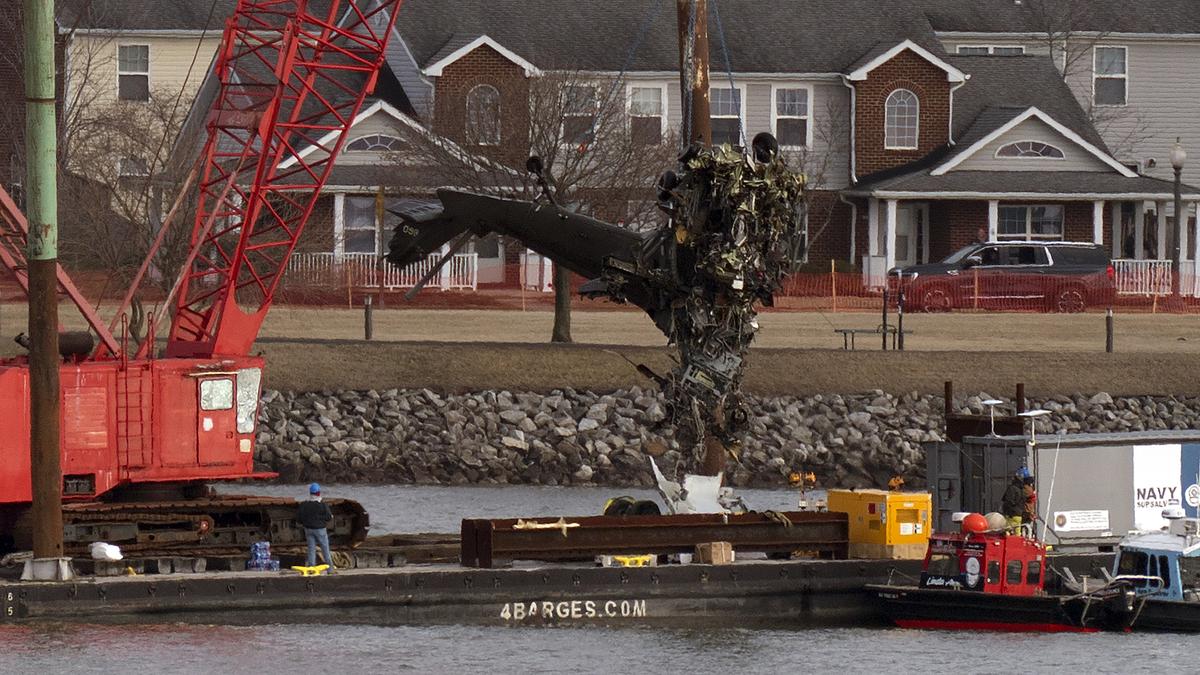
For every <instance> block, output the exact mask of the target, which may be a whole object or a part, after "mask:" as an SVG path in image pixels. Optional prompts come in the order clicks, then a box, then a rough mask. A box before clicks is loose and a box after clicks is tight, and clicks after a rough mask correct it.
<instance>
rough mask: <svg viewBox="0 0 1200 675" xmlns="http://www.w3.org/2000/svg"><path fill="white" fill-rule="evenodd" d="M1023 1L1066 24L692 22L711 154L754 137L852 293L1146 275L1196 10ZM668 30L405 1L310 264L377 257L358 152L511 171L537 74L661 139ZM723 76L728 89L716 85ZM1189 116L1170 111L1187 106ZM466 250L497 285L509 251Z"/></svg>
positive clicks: (839, 11)
mask: <svg viewBox="0 0 1200 675" xmlns="http://www.w3.org/2000/svg"><path fill="white" fill-rule="evenodd" d="M197 1H198V0H197ZM1043 4H1048V5H1050V6H1062V7H1066V6H1067V3H1066V2H1065V0H1064V1H1062V2H1060V1H1059V0H1027V1H1026V2H1025V3H1015V2H1013V0H976V1H974V2H970V3H965V2H961V1H959V0H837V1H835V0H812V1H810V2H803V3H800V2H770V3H764V2H760V1H757V0H723V1H722V2H721V3H719V7H718V6H717V4H716V3H714V4H710V13H711V12H713V11H714V10H716V9H719V10H720V11H721V12H722V14H723V16H722V17H720V20H718V19H717V17H716V16H715V15H713V16H710V17H709V27H710V49H711V53H712V63H713V73H712V77H711V87H712V88H711V92H710V98H711V116H712V126H713V130H714V141H715V142H731V143H735V144H741V143H744V142H745V140H746V139H748V138H749V137H752V136H753V135H754V134H755V133H758V132H759V131H770V132H772V133H774V134H775V135H776V136H777V137H778V138H779V139H780V141H781V145H782V146H783V148H784V151H785V153H786V154H787V155H788V157H789V160H790V161H793V163H794V165H795V166H797V167H798V168H799V169H800V170H802V171H804V172H805V173H806V174H807V175H808V177H809V180H810V187H811V188H812V190H811V198H810V203H809V205H808V226H809V232H810V242H811V246H810V251H809V255H810V260H811V261H812V262H813V263H816V264H820V265H823V266H824V265H827V264H828V262H829V261H830V260H841V261H844V262H845V263H848V264H850V265H852V266H854V267H855V268H858V269H861V270H862V271H863V273H864V275H865V276H866V277H867V278H868V279H869V280H871V281H877V280H878V279H879V277H880V276H881V275H882V272H883V271H884V270H886V269H889V268H891V267H893V266H897V265H899V266H903V265H906V264H913V263H919V262H922V261H926V260H930V259H935V258H940V257H942V256H944V255H946V254H948V253H949V252H951V251H953V250H954V249H955V248H957V247H959V246H961V245H963V244H964V243H967V242H970V241H973V240H975V239H977V238H979V237H986V238H988V239H1061V240H1073V241H1093V242H1097V243H1102V244H1104V245H1105V246H1106V247H1108V248H1109V250H1110V252H1111V254H1112V256H1113V257H1114V258H1120V259H1127V260H1129V263H1130V264H1131V265H1136V264H1140V263H1141V262H1144V261H1152V260H1155V261H1158V262H1161V259H1163V258H1166V257H1168V256H1167V254H1166V252H1167V251H1168V250H1169V249H1170V248H1171V247H1172V244H1173V242H1171V241H1170V232H1171V229H1172V228H1170V227H1169V225H1170V224H1171V221H1172V219H1173V218H1174V217H1175V214H1174V213H1173V204H1172V202H1173V194H1172V193H1173V185H1172V183H1171V182H1170V181H1169V180H1168V179H1169V178H1170V167H1169V166H1167V160H1166V157H1167V151H1168V150H1169V148H1170V146H1171V145H1172V142H1173V140H1174V138H1175V137H1177V136H1178V137H1181V138H1182V140H1183V143H1184V145H1185V146H1187V147H1190V148H1195V149H1200V118H1196V116H1195V115H1194V114H1191V115H1190V116H1189V115H1186V114H1179V112H1177V111H1178V109H1179V101H1178V99H1179V98H1180V97H1183V98H1184V99H1186V98H1187V97H1188V96H1191V94H1192V93H1196V94H1197V95H1200V71H1196V70H1195V69H1194V68H1174V69H1172V68H1171V67H1170V64H1172V63H1175V64H1177V65H1178V64H1186V63H1195V62H1196V61H1197V60H1200V39H1197V38H1195V36H1196V35H1200V13H1196V12H1194V7H1193V6H1192V4H1191V3H1190V2H1189V0H1160V1H1157V2H1154V3H1152V6H1147V7H1146V8H1144V11H1139V12H1129V11H1128V4H1127V3H1125V2H1120V1H1118V0H1095V1H1094V2H1090V3H1086V5H1087V9H1086V12H1084V13H1083V14H1082V15H1081V16H1079V17H1073V18H1072V20H1073V21H1075V23H1074V24H1073V25H1071V26H1069V27H1070V28H1071V29H1072V30H1071V31H1070V32H1069V36H1070V37H1069V38H1062V44H1061V45H1058V44H1055V42H1054V39H1053V38H1054V35H1055V34H1056V33H1055V30H1056V27H1054V26H1050V27H1046V26H1042V25H1040V24H1039V23H1038V21H1039V17H1041V16H1043V14H1044V13H1041V14H1040V13H1039V12H1038V11H1036V10H1037V9H1038V7H1035V5H1037V6H1040V5H1043ZM1076 4H1078V3H1076ZM672 10H673V5H672V4H671V3H666V2H664V3H662V6H661V7H659V6H656V5H654V4H653V3H651V5H650V6H649V7H648V6H647V3H645V2H643V1H641V0H610V1H608V2H605V3H574V2H570V3H568V2H565V0H456V1H455V2H434V1H432V0H408V1H407V2H405V4H404V5H403V7H402V9H401V16H400V17H399V19H398V22H397V27H396V35H395V36H394V39H393V42H392V45H391V49H390V53H389V58H388V62H387V71H388V72H387V75H386V77H385V78H384V79H385V80H386V81H387V82H389V83H390V84H389V86H388V87H386V88H385V87H381V90H380V91H379V92H377V101H382V102H384V103H386V104H387V107H386V108H379V109H375V112H374V113H373V117H367V118H363V119H362V120H361V126H360V124H356V126H355V129H354V131H353V132H352V133H353V136H352V137H351V138H350V139H348V145H347V152H346V153H345V155H344V156H343V158H342V159H341V160H340V161H339V166H338V169H336V170H335V177H336V178H337V179H336V180H334V181H331V185H330V186H329V187H328V189H327V190H326V192H327V205H326V206H325V211H324V213H327V214H329V215H328V216H326V219H320V218H318V219H314V222H312V223H311V224H310V228H311V229H312V230H313V235H312V236H313V239H312V240H311V242H310V243H311V246H312V247H320V246H326V247H327V248H326V249H325V252H328V253H331V254H333V255H335V256H337V255H345V254H347V253H350V252H351V251H352V250H358V248H360V247H361V248H363V249H364V252H365V249H367V248H368V247H369V246H370V243H369V240H371V237H370V236H369V235H367V234H366V232H367V231H368V230H369V229H370V228H371V227H374V228H375V230H376V232H375V236H374V238H373V241H374V246H375V247H376V248H375V249H374V253H376V254H377V253H379V252H380V250H381V249H380V248H379V246H380V242H381V240H382V237H383V236H384V235H383V234H382V231H383V230H384V229H386V227H387V223H385V222H383V221H382V220H381V219H378V218H375V219H373V218H372V217H371V216H370V214H369V213H368V209H367V207H366V205H367V203H368V200H369V199H370V198H372V195H374V194H375V193H376V192H378V187H379V185H380V184H381V183H383V182H384V179H382V178H381V179H379V180H368V177H367V176H366V174H365V173H364V171H365V169H363V168H353V167H354V166H359V167H361V165H362V164H363V160H373V159H374V160H377V159H378V157H375V158H372V157H370V156H368V155H358V156H356V155H355V153H356V152H384V151H385V150H382V149H381V148H385V146H386V147H389V148H390V147H391V146H393V145H396V144H397V143H402V142H403V136H404V134H406V133H413V132H415V131H416V130H417V128H418V127H419V128H422V129H425V130H428V131H430V132H432V133H433V134H436V135H437V136H438V137H440V138H443V139H445V140H446V141H447V142H448V143H449V144H451V145H452V146H453V147H455V148H457V149H460V150H462V151H463V152H466V153H468V154H469V155H471V156H478V157H481V158H486V159H489V160H493V161H498V162H503V163H506V164H509V165H515V166H519V165H520V163H521V162H522V160H523V158H524V157H525V155H526V154H527V152H528V148H529V147H530V145H529V142H530V139H529V133H528V132H527V131H526V130H527V129H528V127H529V126H530V122H531V120H530V119H529V111H530V105H529V103H528V99H529V96H530V95H531V94H530V91H531V83H532V82H534V81H535V78H539V77H545V76H546V75H548V74H553V73H556V72H562V71H567V70H582V71H587V72H592V73H595V74H596V77H597V78H617V77H619V79H620V85H619V86H617V87H614V88H613V91H612V92H610V94H605V95H612V96H617V97H621V98H622V99H623V101H624V104H625V106H626V108H627V110H628V125H629V128H630V133H631V134H632V133H641V132H644V131H646V130H653V129H658V130H660V133H661V132H662V131H665V130H669V129H674V128H677V127H678V125H679V115H680V110H681V105H680V104H681V101H680V91H679V86H678V81H677V68H678V65H677V64H678V52H677V38H676V34H675V33H676V23H675V17H674V12H673V11H672ZM763 27H769V29H764V28H763ZM1059 28H1061V27H1059ZM1060 32H1061V33H1063V34H1066V33H1065V32H1062V31H1061V30H1060ZM726 62H727V63H728V65H729V68H730V69H731V70H732V72H731V73H725V72H722V71H723V67H724V66H725V63H726ZM1155 64H1157V65H1155ZM1168 81H1169V82H1170V85H1169V86H1164V82H1168ZM1192 100H1193V103H1192V106H1190V109H1194V103H1195V100H1200V99H1195V98H1194V97H1193V99H1192ZM374 102H375V101H373V102H372V103H374ZM198 105H199V108H198V109H202V108H203V101H201V102H200V103H199V104H198ZM587 109H588V108H587V106H583V108H582V112H580V113H579V116H580V123H581V124H582V125H583V126H586V124H587V112H586V110H587ZM1137 120H1145V122H1144V123H1139V122H1137ZM1143 127H1144V128H1143ZM635 129H636V130H637V131H635ZM1139 129H1140V130H1141V133H1137V134H1135V133H1133V131H1137V130H1139ZM393 138H394V139H399V140H396V141H394V140H390V139H393ZM1168 139H1169V140H1168ZM397 147H398V146H397ZM1193 154H1194V155H1200V152H1198V151H1194V152H1193ZM367 163H371V162H370V161H368V162H367ZM375 163H376V164H378V162H377V161H376V162H375ZM1197 164H1200V160H1193V162H1192V163H1191V164H1190V165H1189V166H1188V167H1187V168H1186V169H1185V172H1184V181H1185V183H1186V182H1187V181H1188V180H1189V179H1190V180H1191V181H1192V182H1197V180H1196V178H1200V171H1197ZM343 165H345V166H343ZM416 173H418V174H420V173H421V172H416ZM1193 177H1195V178H1193ZM425 182H426V183H427V182H428V181H427V180H426V181H425ZM364 183H369V184H364ZM427 187H428V186H427V185H424V184H421V182H420V181H418V182H417V183H411V184H407V185H406V184H404V180H402V179H395V180H392V181H391V184H390V185H388V189H389V192H391V191H400V192H403V191H404V190H405V189H406V188H411V191H412V192H414V193H416V192H421V191H422V190H425V189H426V188H427ZM1183 193H1184V194H1183V198H1184V204H1185V214H1184V216H1185V217H1186V218H1187V220H1186V221H1185V222H1186V223H1187V224H1188V226H1187V227H1185V228H1184V230H1185V234H1184V238H1185V241H1184V242H1182V243H1185V244H1186V246H1185V248H1186V249H1187V250H1188V253H1187V254H1186V257H1188V258H1191V259H1193V260H1196V259H1200V255H1197V254H1196V251H1197V250H1200V236H1198V235H1200V233H1198V232H1197V230H1196V224H1195V221H1196V219H1195V216H1194V215H1193V214H1194V213H1195V209H1196V203H1197V202H1198V201H1200V190H1197V189H1195V188H1192V187H1190V186H1188V185H1186V184H1185V185H1184V189H1183ZM351 230H355V231H358V232H360V234H356V235H353V236H352V235H351V234H350V231H351ZM321 241H326V242H327V243H319V242H321ZM476 246H477V248H476V252H477V253H478V254H479V255H480V256H481V259H482V258H486V259H490V260H493V261H495V264H497V265H500V264H503V262H504V261H506V260H511V259H512V257H513V256H514V254H515V253H516V249H518V247H517V246H513V245H512V244H511V243H509V244H506V243H504V242H494V243H493V242H486V243H479V244H477V245H476ZM1185 270H1186V268H1185ZM482 276H483V274H482V272H481V280H482Z"/></svg>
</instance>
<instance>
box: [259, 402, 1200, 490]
mask: <svg viewBox="0 0 1200 675" xmlns="http://www.w3.org/2000/svg"><path fill="white" fill-rule="evenodd" d="M988 398H992V396H991V395H989V394H987V393H980V394H979V395H977V396H970V397H968V398H965V399H964V398H959V399H957V401H956V403H957V405H958V408H957V409H958V411H959V412H973V413H981V412H984V407H983V405H982V404H981V401H983V400H986V399H988ZM262 402H263V405H262V406H261V408H260V412H259V434H258V444H257V449H256V454H255V460H256V463H258V464H259V465H260V466H261V467H262V468H264V469H269V470H273V471H278V472H279V473H280V474H281V476H282V477H283V478H284V479H287V480H303V481H307V480H325V481H358V482H386V483H415V484H450V485H461V484H507V483H512V484H527V485H607V486H649V485H651V484H652V479H651V474H650V468H649V465H648V464H647V456H653V457H654V458H655V460H656V461H657V462H658V464H659V466H660V467H661V468H662V470H663V471H664V473H667V474H668V475H670V473H671V471H672V470H673V469H674V468H675V467H676V466H677V465H678V464H679V463H680V461H681V453H680V449H679V444H678V442H676V441H675V439H674V437H673V436H674V434H673V431H672V429H670V428H669V425H668V424H667V423H666V417H667V411H666V409H665V406H664V403H663V400H662V398H660V397H659V395H658V393H657V392H656V391H653V390H649V389H641V388H639V387H632V388H630V389H622V390H618V391H614V392H610V393H594V392H587V391H575V390H572V389H562V390H554V391H552V392H550V393H549V394H532V393H522V392H510V391H483V392H476V393H469V394H455V395H442V394H437V393H435V392H432V391H430V390H427V389H422V390H400V389H388V390H367V391H337V392H333V391H324V392H307V393H293V392H279V391H272V390H267V391H265V392H264V393H263V397H262ZM749 404H750V411H751V414H750V433H749V434H747V439H746V443H745V447H744V448H743V450H742V452H741V455H740V458H739V460H740V461H739V462H737V463H731V464H730V466H729V468H728V475H729V478H730V480H731V482H732V483H733V484H734V485H739V486H776V485H783V484H785V483H786V479H787V475H788V473H790V472H792V471H801V470H803V471H812V472H814V473H815V474H816V475H817V477H818V480H819V481H820V482H821V484H825V485H838V486H842V487H876V486H882V485H885V484H886V483H887V480H888V479H889V478H890V477H891V476H893V475H897V474H898V475H901V476H904V477H905V480H906V481H907V483H908V485H910V486H920V485H923V484H924V476H925V452H924V450H923V449H922V446H921V444H922V443H925V442H929V441H938V440H942V426H943V401H942V398H941V397H936V396H920V395H917V394H916V393H913V394H905V395H901V396H894V395H890V394H885V393H883V392H881V391H875V392H870V393H866V394H857V395H843V394H832V395H824V396H820V395H819V396H807V397H798V396H776V397H756V398H752V399H750V401H749ZM1030 404H1031V406H1032V407H1042V408H1045V409H1046V410H1049V411H1051V413H1052V414H1051V415H1049V416H1046V417H1044V418H1041V419H1040V420H1039V421H1038V424H1039V427H1038V431H1039V432H1051V433H1053V432H1057V431H1059V430H1063V431H1066V432H1067V433H1079V432H1089V431H1092V432H1101V431H1139V430H1147V429H1200V398H1177V397H1151V396H1142V397H1124V398H1116V399H1114V398H1113V397H1112V396H1110V395H1108V394H1106V393H1099V394H1095V395H1083V394H1079V395H1075V396H1058V397H1053V398H1050V399H1047V400H1033V401H1031V402H1030ZM1011 409H1012V408H1011V406H1010V407H1009V408H1008V410H1010V411H1011Z"/></svg>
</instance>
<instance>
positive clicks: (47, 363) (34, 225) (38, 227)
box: [24, 0, 63, 558]
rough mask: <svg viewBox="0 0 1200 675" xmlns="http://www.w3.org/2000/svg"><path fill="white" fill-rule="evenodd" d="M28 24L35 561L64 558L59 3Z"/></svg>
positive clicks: (40, 7) (38, 5) (37, 9)
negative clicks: (56, 14) (57, 84)
mask: <svg viewBox="0 0 1200 675" xmlns="http://www.w3.org/2000/svg"><path fill="white" fill-rule="evenodd" d="M24 22H25V154H26V157H27V158H28V159H27V160H26V161H27V167H26V171H27V180H26V190H25V195H26V196H25V203H26V216H27V218H28V220H29V250H28V251H27V253H26V258H27V259H28V264H29V342H30V346H29V390H30V402H29V413H30V420H29V421H30V424H29V426H30V454H31V456H30V460H31V465H32V467H31V468H32V471H31V474H32V480H33V486H32V487H33V509H32V510H33V512H32V520H33V556H34V558H61V557H62V553H63V543H62V542H63V523H62V470H61V456H60V450H59V429H58V423H59V381H58V369H59V365H60V359H59V355H58V274H57V273H58V181H57V164H58V163H57V155H58V144H57V129H56V128H55V87H54V42H55V34H54V0H25V8H24Z"/></svg>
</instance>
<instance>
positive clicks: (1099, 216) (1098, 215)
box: [1092, 200, 1104, 244]
mask: <svg viewBox="0 0 1200 675" xmlns="http://www.w3.org/2000/svg"><path fill="white" fill-rule="evenodd" d="M1092 243H1093V244H1104V202H1102V201H1100V200H1096V201H1094V202H1092Z"/></svg>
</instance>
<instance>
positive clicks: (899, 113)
mask: <svg viewBox="0 0 1200 675" xmlns="http://www.w3.org/2000/svg"><path fill="white" fill-rule="evenodd" d="M920 117H921V102H920V101H919V100H917V95H916V94H914V93H912V92H911V91H909V90H907V89H897V90H896V91H893V92H892V93H891V94H889V95H888V97H887V102H886V103H885V104H884V109H883V147H885V148H887V149H889V150H916V149H917V130H918V128H919V124H920V122H919V120H920Z"/></svg>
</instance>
